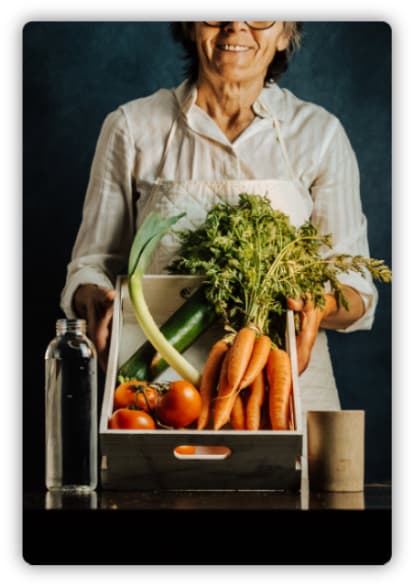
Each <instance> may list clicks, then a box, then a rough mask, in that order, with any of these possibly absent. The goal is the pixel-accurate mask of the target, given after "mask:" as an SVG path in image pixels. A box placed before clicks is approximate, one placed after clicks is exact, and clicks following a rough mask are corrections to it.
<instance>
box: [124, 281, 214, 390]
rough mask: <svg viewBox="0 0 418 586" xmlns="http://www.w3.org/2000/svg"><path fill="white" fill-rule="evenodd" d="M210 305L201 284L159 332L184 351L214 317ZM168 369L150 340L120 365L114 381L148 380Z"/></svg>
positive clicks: (210, 323)
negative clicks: (116, 379) (116, 378)
mask: <svg viewBox="0 0 418 586" xmlns="http://www.w3.org/2000/svg"><path fill="white" fill-rule="evenodd" d="M217 318H218V316H217V314H216V312H215V309H214V307H213V306H212V305H211V304H210V303H209V302H208V300H207V299H206V295H205V291H204V288H203V287H200V288H198V289H197V290H196V291H195V292H194V293H193V294H192V295H191V296H190V297H189V298H188V299H187V300H186V301H185V302H184V303H183V304H182V305H181V306H180V307H179V308H178V309H177V311H175V312H174V313H173V315H171V316H170V318H169V319H168V320H167V321H166V322H165V323H164V324H163V325H162V326H161V327H160V330H161V333H162V334H164V336H165V338H166V339H167V340H168V341H169V342H170V344H172V345H173V346H174V348H175V349H176V350H177V351H178V352H184V351H185V350H187V348H189V346H191V345H192V344H193V342H195V341H196V340H197V339H198V338H199V336H200V335H201V334H203V333H204V332H205V331H206V330H208V328H210V326H212V325H213V324H214V323H215V321H216V320H217ZM166 368H168V364H167V362H166V361H165V360H164V359H163V358H161V357H159V354H158V353H157V352H156V350H155V348H154V346H153V345H152V344H151V342H149V341H147V342H144V343H143V344H142V346H140V347H139V348H138V349H137V350H136V351H135V352H134V353H133V354H132V356H130V357H129V358H128V360H127V361H126V362H124V364H122V365H121V366H120V368H119V371H118V380H119V381H122V380H127V379H137V380H145V381H148V382H152V381H153V380H155V378H156V377H157V376H158V375H159V374H161V373H162V372H164V370H166Z"/></svg>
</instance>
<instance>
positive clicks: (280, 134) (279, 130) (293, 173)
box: [260, 101, 298, 181]
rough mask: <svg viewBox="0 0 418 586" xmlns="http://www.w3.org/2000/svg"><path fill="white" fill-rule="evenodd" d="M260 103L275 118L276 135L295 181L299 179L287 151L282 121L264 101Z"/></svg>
mask: <svg viewBox="0 0 418 586" xmlns="http://www.w3.org/2000/svg"><path fill="white" fill-rule="evenodd" d="M260 104H261V105H262V106H263V108H264V109H265V110H266V111H267V112H268V113H269V114H270V116H271V117H272V119H273V126H274V128H275V130H276V137H277V140H278V142H279V143H280V146H281V149H282V152H283V156H284V160H285V161H286V165H287V168H288V171H289V173H290V176H291V177H292V179H293V180H294V181H298V178H297V176H296V173H295V170H294V169H293V165H292V163H291V162H290V158H289V153H288V152H287V148H286V143H285V141H284V139H283V135H282V131H281V128H280V122H279V121H278V120H277V118H276V117H275V116H274V114H273V112H272V111H271V110H270V108H268V106H267V105H266V104H265V103H264V102H261V101H260Z"/></svg>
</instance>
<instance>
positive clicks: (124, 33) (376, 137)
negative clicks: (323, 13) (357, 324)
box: [23, 22, 391, 488]
mask: <svg viewBox="0 0 418 586" xmlns="http://www.w3.org/2000/svg"><path fill="white" fill-rule="evenodd" d="M180 57H181V52H180V49H179V48H178V47H177V46H176V45H175V44H174V43H173V42H172V40H171V38H170V36H169V32H168V24H167V23H166V22H123V23H118V22H113V23H112V22H56V23H54V22H34V23H29V24H27V25H26V26H25V28H24V31H23V122H24V128H23V155H24V156H23V164H24V169H23V228H24V230H23V234H24V236H23V263H24V264H23V301H24V304H23V328H24V332H23V351H24V356H23V358H24V362H23V364H24V373H23V375H24V381H23V392H24V401H23V405H24V443H23V448H24V483H25V486H27V487H34V488H35V487H42V486H43V466H44V463H43V446H44V438H43V400H44V396H43V354H44V351H45V348H46V345H47V343H48V341H49V339H50V338H51V337H53V334H54V329H55V320H56V318H57V317H61V311H60V309H59V294H60V291H61V288H62V286H63V284H64V279H65V272H66V265H67V262H68V261H69V258H70V254H71V247H72V244H73V242H74V238H75V236H76V232H77V229H78V226H79V222H80V219H81V208H82V203H83V199H84V193H85V189H86V185H87V180H88V174H89V168H90V163H91V159H92V156H93V152H94V148H95V143H96V140H97V137H98V133H99V130H100V127H101V124H102V122H103V119H104V117H105V116H106V114H107V113H108V112H109V111H111V110H113V109H114V108H115V107H117V106H118V105H119V104H121V103H123V102H125V101H127V100H130V99H133V98H136V97H139V96H145V95H148V94H150V93H151V92H153V91H155V90H156V89H158V88H159V87H161V86H175V85H177V84H178V83H180V81H181V80H182V78H183V75H182V70H183V65H182V62H181V58H180ZM281 85H283V86H286V87H288V88H289V89H290V90H292V91H293V92H294V93H295V94H296V95H298V96H299V97H301V98H303V99H306V100H309V101H313V102H316V103H318V104H320V105H322V106H324V107H326V108H327V109H328V110H330V111H331V112H333V113H334V114H336V115H337V116H338V117H339V118H340V119H341V121H342V123H343V124H344V126H345V128H346V130H347V133H348V136H349V137H350V139H351V142H352V144H353V147H354V149H355V151H356V154H357V157H358V161H359V166H360V173H361V186H362V198H363V204H364V209H365V212H366V214H367V216H368V220H369V240H370V248H371V254H372V256H375V257H378V258H383V259H385V260H386V261H387V262H388V263H389V264H391V30H390V28H389V26H388V25H386V24H385V23H381V22H352V23H351V22H308V23H306V24H305V29H304V42H303V48H302V49H301V50H300V52H299V53H298V54H297V55H296V57H295V58H294V60H293V62H292V64H291V67H290V69H289V71H288V72H287V73H286V75H285V76H284V77H283V79H282V80H281ZM378 288H379V292H380V302H379V306H378V310H377V315H376V322H375V325H374V328H373V330H372V331H371V332H357V333H353V334H350V335H342V334H336V333H332V334H331V335H330V345H331V347H332V356H333V361H334V365H335V372H336V377H337V381H338V385H339V389H340V394H341V400H342V404H343V407H344V408H358V409H365V410H366V464H367V466H366V479H367V480H368V481H379V480H387V479H390V477H391V286H389V285H383V286H380V285H378Z"/></svg>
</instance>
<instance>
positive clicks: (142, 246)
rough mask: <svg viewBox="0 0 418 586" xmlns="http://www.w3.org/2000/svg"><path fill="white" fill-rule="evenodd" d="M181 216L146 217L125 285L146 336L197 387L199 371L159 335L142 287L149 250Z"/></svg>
mask: <svg viewBox="0 0 418 586" xmlns="http://www.w3.org/2000/svg"><path fill="white" fill-rule="evenodd" d="M183 216H184V214H180V215H178V216H172V217H170V218H162V217H161V216H160V215H159V214H157V213H155V212H152V213H151V214H149V215H148V216H147V218H146V219H145V220H144V222H143V224H142V225H141V227H140V228H139V229H138V231H137V234H136V236H135V239H134V242H133V244H132V247H131V251H130V255H129V266H128V287H129V297H130V299H131V303H132V307H133V310H134V313H135V317H136V319H137V321H138V324H139V325H140V327H141V328H142V331H143V332H144V334H145V336H146V337H147V339H148V340H149V341H150V342H151V344H152V345H153V346H154V348H155V349H156V350H157V352H159V353H160V355H161V357H162V358H163V359H164V360H165V361H166V362H167V364H169V365H170V366H171V368H173V370H175V371H176V372H177V374H178V375H179V376H181V377H182V378H183V379H185V380H188V381H189V382H191V383H192V384H193V385H195V386H196V387H197V386H198V385H199V382H200V373H199V371H198V370H196V368H195V367H194V366H193V365H192V364H190V362H188V360H186V359H185V358H184V356H183V355H182V354H180V352H178V351H177V350H176V349H175V348H174V346H173V345H172V344H170V342H169V341H168V340H167V338H166V337H165V336H164V334H162V332H161V331H160V328H159V327H158V325H157V324H156V322H155V320H154V318H153V316H152V315H151V312H150V310H149V307H148V305H147V302H146V300H145V296H144V290H143V286H142V279H143V276H144V273H145V270H146V268H147V266H148V264H149V260H150V257H151V254H152V252H153V251H154V249H155V247H156V246H157V244H158V243H159V241H160V240H161V238H162V237H163V236H164V234H165V233H166V232H167V231H168V230H169V229H170V228H171V226H172V225H173V224H174V223H175V222H177V221H178V220H179V219H180V218H181V217H183Z"/></svg>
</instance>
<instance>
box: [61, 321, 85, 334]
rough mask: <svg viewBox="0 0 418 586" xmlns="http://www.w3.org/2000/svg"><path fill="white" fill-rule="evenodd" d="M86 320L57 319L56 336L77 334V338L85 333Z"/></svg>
mask: <svg viewBox="0 0 418 586" xmlns="http://www.w3.org/2000/svg"><path fill="white" fill-rule="evenodd" d="M86 326H87V323H86V320H85V319H59V320H57V323H56V331H57V336H62V335H63V334H67V333H69V334H77V335H79V336H81V335H84V334H85V333H86V329H87V328H86Z"/></svg>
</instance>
